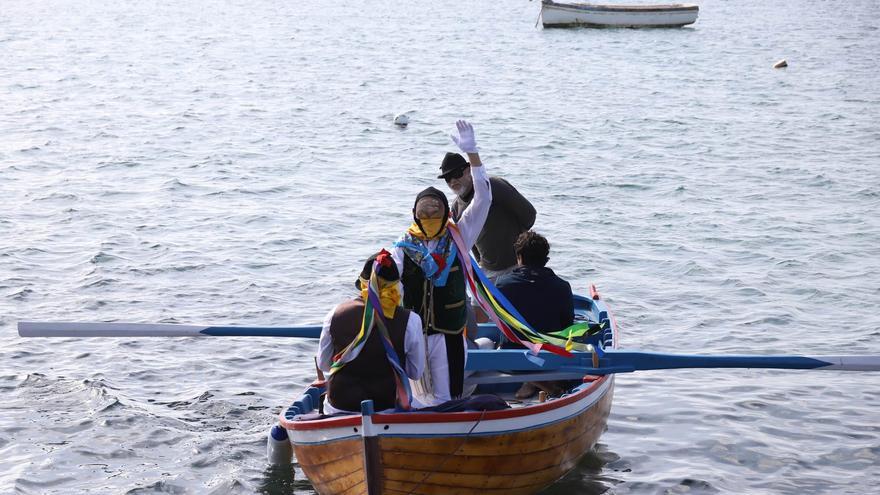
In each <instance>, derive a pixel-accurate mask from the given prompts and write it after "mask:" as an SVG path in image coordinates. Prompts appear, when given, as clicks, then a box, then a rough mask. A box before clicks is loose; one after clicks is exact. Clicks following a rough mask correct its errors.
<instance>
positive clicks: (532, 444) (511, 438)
mask: <svg viewBox="0 0 880 495" xmlns="http://www.w3.org/2000/svg"><path fill="white" fill-rule="evenodd" d="M611 398H612V391H611V390H609V391H608V393H607V394H606V395H605V397H603V398H602V399H600V400H599V402H598V403H596V404H595V405H594V406H593V407H592V408H591V409H590V410H588V411H586V412H584V413H583V414H581V415H580V416H576V417H574V418H571V419H568V420H565V421H561V422H559V423H555V424H553V425H549V426H547V427H545V428H536V429H534V430H527V431H520V432H515V433H502V434H498V435H485V436H471V437H467V441H464V440H465V437H446V438H406V437H382V441H381V445H382V450H383V452H395V453H404V454H410V455H413V456H418V455H425V454H440V455H445V454H449V453H452V452H456V453H457V455H465V456H490V457H494V456H497V455H498V454H499V453H500V452H503V453H504V454H507V455H528V454H530V453H533V452H537V451H540V450H543V449H547V448H552V447H556V446H559V445H562V444H565V443H567V441H568V440H569V439H570V438H572V437H573V436H576V435H577V434H578V432H579V431H581V430H583V429H584V428H586V427H587V425H590V424H600V425H601V426H602V427H603V428H604V425H605V423H606V422H607V419H608V414H609V412H610V410H611Z"/></svg>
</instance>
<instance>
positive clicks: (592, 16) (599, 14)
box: [541, 0, 700, 27]
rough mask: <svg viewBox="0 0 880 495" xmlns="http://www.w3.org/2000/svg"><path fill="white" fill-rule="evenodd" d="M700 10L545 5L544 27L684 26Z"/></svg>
mask: <svg viewBox="0 0 880 495" xmlns="http://www.w3.org/2000/svg"><path fill="white" fill-rule="evenodd" d="M699 11H700V8H699V7H698V6H696V5H692V4H665V5H605V4H589V3H557V2H554V1H553V0H543V1H542V2H541V18H542V20H543V21H542V22H543V25H544V27H571V26H591V27H680V26H686V25H688V24H693V23H694V22H696V20H697V15H698V14H699Z"/></svg>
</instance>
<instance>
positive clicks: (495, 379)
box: [464, 371, 584, 386]
mask: <svg viewBox="0 0 880 495" xmlns="http://www.w3.org/2000/svg"><path fill="white" fill-rule="evenodd" d="M583 377H584V373H583V372H576V371H538V372H534V373H507V372H504V371H478V372H476V373H474V374H472V375H471V376H469V377H467V378H465V379H464V382H465V385H466V386H467V385H480V384H486V383H522V382H549V381H560V380H581V379H582V378H583Z"/></svg>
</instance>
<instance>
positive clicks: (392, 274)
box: [354, 249, 400, 290]
mask: <svg viewBox="0 0 880 495" xmlns="http://www.w3.org/2000/svg"><path fill="white" fill-rule="evenodd" d="M376 259H378V260H379V276H380V277H382V278H384V279H385V280H387V281H389V282H394V281H395V280H399V279H400V273H399V272H398V271H397V263H395V262H394V259H393V258H392V257H391V253H389V252H388V251H386V250H384V249H383V250H381V251H379V252H378V253H376V254H374V255H372V256H370V257H369V258H367V262H366V263H364V269H363V270H361V276H360V278H359V279H357V280H355V282H354V286H355V288H356V289H358V290H360V289H361V278H362V279H364V280H370V276H371V275H372V274H373V262H375V261H376Z"/></svg>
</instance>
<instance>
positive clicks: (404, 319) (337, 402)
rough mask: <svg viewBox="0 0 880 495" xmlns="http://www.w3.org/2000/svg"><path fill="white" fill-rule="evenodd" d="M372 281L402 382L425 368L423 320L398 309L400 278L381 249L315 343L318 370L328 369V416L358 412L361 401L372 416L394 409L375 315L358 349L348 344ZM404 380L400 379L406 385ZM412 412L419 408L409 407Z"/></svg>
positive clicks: (390, 371)
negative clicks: (371, 410) (354, 294)
mask: <svg viewBox="0 0 880 495" xmlns="http://www.w3.org/2000/svg"><path fill="white" fill-rule="evenodd" d="M374 263H375V264H378V272H375V271H374ZM371 277H376V281H377V283H378V287H379V301H380V303H381V305H382V308H381V311H382V313H383V314H384V316H385V318H386V321H387V328H388V333H389V336H390V338H391V342H392V344H393V347H394V351H395V352H396V354H397V359H398V362H399V363H400V366H401V367H402V368H403V370H404V371H405V373H406V377H408V378H410V379H413V380H418V379H419V378H420V377H421V376H422V372H423V371H424V369H425V340H424V338H423V337H422V320H421V318H419V315H418V314H417V313H416V312H414V311H410V310H407V309H403V308H402V307H400V290H399V288H398V286H399V285H400V284H399V282H400V275H399V273H398V271H397V265H396V264H395V263H394V260H393V259H392V258H391V254H390V253H388V252H387V251H385V250H384V249H383V250H382V251H381V252H379V253H377V254H375V255H373V256H371V257H370V258H369V259H368V260H367V262H366V264H365V265H364V268H363V271H362V272H361V275H360V278H359V279H358V281H357V282H355V287H357V288H358V289H359V290H360V291H361V294H360V296H359V297H357V298H355V299H354V300H351V301H347V302H344V303H341V304H339V305H338V306H336V307H335V308H333V310H331V311H330V312H329V313H328V314H327V317H326V318H324V326H323V328H322V329H321V338H320V340H319V343H318V368H320V369H321V370H323V371H327V372H329V371H331V369H332V373H331V374H330V377H329V379H328V380H327V401H326V403H325V404H324V413H325V414H328V415H329V414H336V413H341V412H342V413H344V412H353V413H356V412H360V408H361V401H363V400H367V399H372V400H373V403H374V407H375V409H376V410H377V411H382V410H385V409H392V408H394V407H395V398H396V397H397V381H396V379H395V373H396V372H395V370H394V368H393V367H392V366H391V362H390V361H389V357H388V356H387V355H386V351H385V347H384V346H383V345H382V335H381V331H380V329H379V327H378V320H379V318H378V316H376V317H374V318H373V320H374V323H373V326H372V329H371V330H370V332H369V333H368V336H367V337H366V340H365V342H364V343H363V345H362V346H361V347H358V346H357V344H355V345H352V344H353V342H354V341H355V339H357V337H358V334H359V333H360V331H361V325H362V322H363V319H364V308H365V303H364V301H365V300H366V297H367V288H368V287H369V284H370V279H371ZM377 309H378V308H377ZM364 330H365V331H366V330H367V329H364ZM334 360H335V361H336V362H335V363H334ZM334 364H335V365H336V366H335V367H334V366H332V365H334ZM406 377H402V379H403V380H406ZM414 407H418V405H417V404H414Z"/></svg>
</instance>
